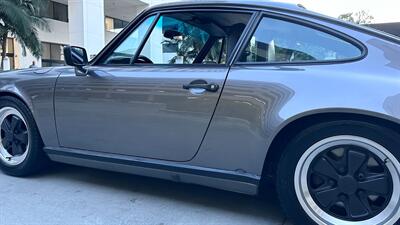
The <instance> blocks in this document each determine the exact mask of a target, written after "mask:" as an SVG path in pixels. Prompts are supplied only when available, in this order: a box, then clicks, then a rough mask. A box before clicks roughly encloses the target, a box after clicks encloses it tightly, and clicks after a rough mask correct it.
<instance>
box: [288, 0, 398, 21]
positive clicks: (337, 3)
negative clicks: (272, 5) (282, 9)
mask: <svg viewBox="0 0 400 225" xmlns="http://www.w3.org/2000/svg"><path fill="white" fill-rule="evenodd" d="M281 1H282V2H290V3H296V4H298V3H300V4H302V5H303V6H305V7H306V8H307V9H309V10H312V11H316V12H319V13H322V14H325V15H328V16H332V17H338V16H339V15H341V14H344V13H347V12H357V11H360V10H365V11H367V12H368V13H369V14H370V15H372V16H373V17H374V18H375V19H374V20H373V23H386V22H400V0H364V1H363V0H281Z"/></svg>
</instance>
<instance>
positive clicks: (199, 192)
mask: <svg viewBox="0 0 400 225" xmlns="http://www.w3.org/2000/svg"><path fill="white" fill-rule="evenodd" d="M272 193H273V192H271V196H267V197H266V198H267V199H261V198H257V197H251V196H246V195H241V194H236V193H231V192H226V191H220V190H214V189H210V188H206V187H201V186H196V185H189V184H180V183H173V182H169V181H163V180H158V179H152V178H145V177H140V176H133V175H126V174H119V173H112V172H105V171H100V170H94V169H87V168H81V167H73V166H67V165H61V164H57V165H54V166H52V167H51V168H50V169H49V171H47V172H45V173H43V174H41V175H37V176H34V177H30V178H15V177H9V176H6V175H4V174H2V173H0V224H1V225H17V224H18V225H25V224H26V225H64V224H65V225H131V224H140V225H147V224H148V225H175V224H178V225H180V224H182V225H190V224H196V225H197V224H205V225H235V224H237V225H250V224H262V225H278V224H279V225H283V224H285V225H287V224H289V223H288V222H286V221H285V218H284V217H283V215H282V213H281V211H280V208H279V205H278V203H277V200H276V199H275V198H274V196H273V195H274V194H272Z"/></svg>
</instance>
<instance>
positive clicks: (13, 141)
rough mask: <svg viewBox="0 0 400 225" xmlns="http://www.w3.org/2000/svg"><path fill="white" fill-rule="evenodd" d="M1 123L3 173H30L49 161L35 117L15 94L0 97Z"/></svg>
mask: <svg viewBox="0 0 400 225" xmlns="http://www.w3.org/2000/svg"><path fill="white" fill-rule="evenodd" d="M13 121H16V122H15V123H14V124H15V125H13V126H14V131H12V130H11V127H12V125H11V124H12V123H13ZM0 127H1V136H0V169H1V170H2V171H3V172H4V173H5V174H8V175H11V176H17V177H24V176H29V175H33V174H35V173H37V172H39V171H40V170H42V169H43V168H45V167H46V166H47V165H48V162H49V160H48V158H47V156H46V155H45V153H44V152H43V142H42V139H41V137H40V134H39V131H38V128H37V126H36V123H35V120H34V118H33V116H32V113H31V112H30V110H29V108H28V107H27V106H26V105H25V104H24V103H23V102H21V101H20V100H19V99H17V98H14V97H8V96H4V97H0ZM3 128H4V129H3ZM10 130H11V132H10ZM10 133H11V135H10ZM13 133H14V135H13ZM6 147H7V148H6ZM7 149H8V150H7ZM16 149H18V150H16Z"/></svg>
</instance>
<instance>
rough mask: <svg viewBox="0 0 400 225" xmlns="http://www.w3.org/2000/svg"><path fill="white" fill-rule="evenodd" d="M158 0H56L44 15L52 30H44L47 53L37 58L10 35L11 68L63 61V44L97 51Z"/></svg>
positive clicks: (43, 40) (91, 52)
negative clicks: (23, 49)
mask: <svg viewBox="0 0 400 225" xmlns="http://www.w3.org/2000/svg"><path fill="white" fill-rule="evenodd" d="M154 2H160V1H157V0H52V1H50V4H49V7H48V10H47V12H45V14H44V16H45V17H46V18H47V20H48V22H49V25H50V29H51V31H50V32H45V31H40V32H39V38H40V40H41V42H42V49H43V56H42V58H40V59H36V58H35V57H33V56H32V55H31V54H30V53H29V52H28V53H27V55H26V56H23V54H22V48H21V46H20V45H19V44H18V42H17V41H16V40H15V39H14V38H12V37H10V38H9V39H8V43H7V57H8V59H9V61H10V65H11V69H21V68H28V67H29V66H30V65H31V64H32V62H33V61H35V63H36V65H37V66H39V67H41V66H55V65H60V64H61V65H62V64H63V60H64V57H63V52H62V49H63V46H65V45H76V46H82V47H85V48H86V50H87V52H88V55H89V56H93V55H95V54H97V53H98V52H99V51H100V50H101V49H102V48H103V47H104V46H105V44H107V43H108V42H109V41H110V40H111V39H112V38H113V37H114V36H115V35H116V34H117V33H118V32H119V31H121V30H122V28H124V27H125V26H126V25H127V24H128V23H129V22H130V21H131V20H132V19H133V18H135V17H136V16H137V15H138V14H139V13H140V12H141V11H142V10H144V9H145V8H146V7H148V6H149V4H151V3H154Z"/></svg>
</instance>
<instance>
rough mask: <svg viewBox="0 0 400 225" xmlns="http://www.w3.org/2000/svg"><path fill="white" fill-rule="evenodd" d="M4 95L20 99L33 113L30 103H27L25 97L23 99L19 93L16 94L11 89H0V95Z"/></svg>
mask: <svg viewBox="0 0 400 225" xmlns="http://www.w3.org/2000/svg"><path fill="white" fill-rule="evenodd" d="M6 96H8V97H13V98H16V99H18V100H20V101H21V102H23V103H24V104H25V105H26V106H27V107H28V108H29V110H30V111H31V113H32V114H33V111H32V105H31V104H28V102H27V101H26V99H24V97H23V96H22V95H21V94H17V93H16V92H12V91H4V90H1V91H0V97H6Z"/></svg>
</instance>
